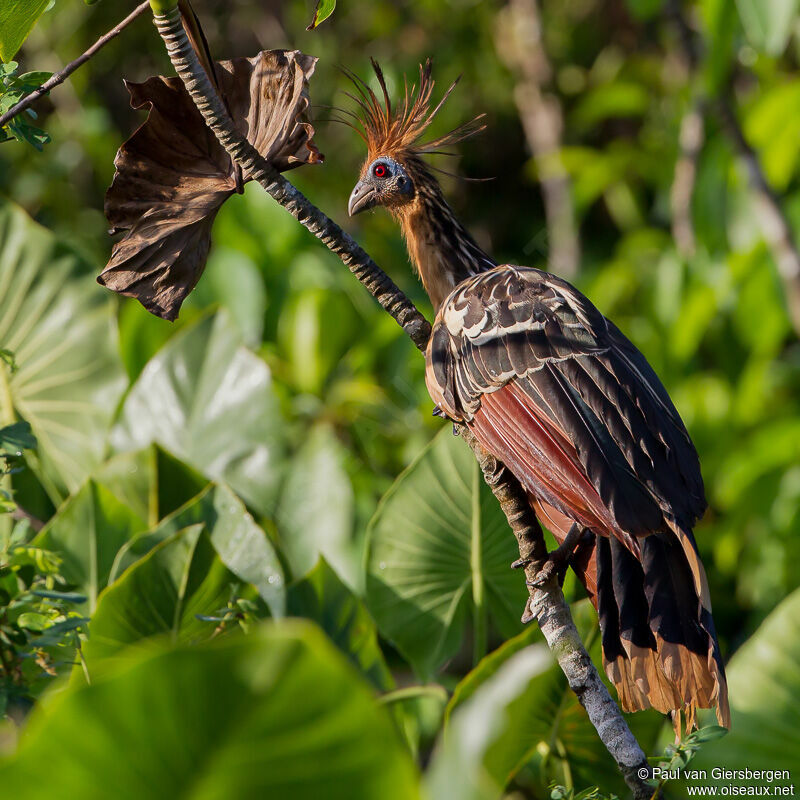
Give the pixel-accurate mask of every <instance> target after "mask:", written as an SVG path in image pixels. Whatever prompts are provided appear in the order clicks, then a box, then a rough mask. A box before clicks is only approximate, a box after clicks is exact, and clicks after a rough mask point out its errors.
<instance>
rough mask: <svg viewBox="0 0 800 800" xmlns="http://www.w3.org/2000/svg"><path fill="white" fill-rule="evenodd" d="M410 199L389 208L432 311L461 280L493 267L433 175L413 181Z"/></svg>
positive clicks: (491, 260)
mask: <svg viewBox="0 0 800 800" xmlns="http://www.w3.org/2000/svg"><path fill="white" fill-rule="evenodd" d="M415 190H416V191H415V196H414V198H413V200H411V201H410V202H408V203H406V204H404V205H398V206H396V207H391V206H390V207H389V210H390V212H391V213H392V216H393V217H395V218H396V219H397V221H398V222H399V224H400V229H401V230H402V232H403V237H404V239H405V241H406V246H407V248H408V255H409V258H410V260H411V263H412V264H413V265H414V268H415V269H416V271H417V273H418V274H419V276H420V279H421V280H422V285H423V286H424V287H425V291H426V292H427V293H428V297H430V299H431V303H432V304H433V307H434V309H435V310H437V311H438V309H439V306H440V305H441V304H442V302H444V300H445V298H446V297H447V296H448V295H449V294H450V292H452V291H453V289H455V287H456V286H457V285H458V284H459V283H461V281H463V280H465V279H466V278H468V277H470V275H477V274H478V273H480V272H484V271H486V270H487V269H491V268H492V267H493V266H495V263H496V262H495V261H494V260H493V259H492V258H491V257H490V256H489V255H487V254H486V253H485V252H484V251H483V250H482V249H481V248H480V246H479V245H478V244H477V242H476V241H475V240H474V239H473V238H472V236H471V235H470V233H469V231H467V229H466V228H465V227H464V226H463V225H462V224H461V223H460V222H459V221H458V219H457V218H456V216H455V214H454V213H453V210H452V209H451V208H450V206H449V204H448V203H447V201H446V200H445V199H444V195H443V194H442V191H441V188H440V187H439V184H438V182H437V181H436V179H435V178H433V176H429V179H428V180H420V179H419V178H417V180H415Z"/></svg>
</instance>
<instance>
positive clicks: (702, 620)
mask: <svg viewBox="0 0 800 800" xmlns="http://www.w3.org/2000/svg"><path fill="white" fill-rule="evenodd" d="M535 507H536V511H537V513H538V514H539V515H540V517H541V518H542V521H543V522H544V523H545V524H546V525H547V526H548V528H549V529H550V530H551V531H552V532H553V533H554V535H555V536H556V538H557V539H559V540H562V539H563V537H564V536H565V535H566V531H567V530H569V526H570V524H571V521H569V520H567V518H566V517H563V515H561V514H560V513H559V512H557V511H556V510H555V509H553V508H552V507H548V506H543V505H542V504H540V503H536V504H535ZM595 539H596V541H595V546H594V553H593V554H592V553H591V552H590V551H589V552H587V550H586V549H585V548H584V549H583V550H582V551H581V552H580V553H577V554H576V557H575V558H574V559H573V561H572V567H573V569H574V570H575V572H576V573H577V574H578V577H579V578H580V579H581V581H582V582H583V584H584V586H585V587H586V589H587V591H588V593H589V596H590V597H591V599H592V602H593V603H594V605H595V607H596V608H597V611H598V617H599V619H600V631H601V635H602V644H603V662H604V664H605V668H606V674H607V675H608V677H609V680H610V681H611V682H612V683H613V684H614V686H615V687H616V689H617V694H618V695H619V699H620V703H621V704H622V708H623V710H625V711H640V710H642V709H645V708H651V707H652V708H655V709H657V710H658V711H661V712H662V713H665V714H666V713H672V715H673V722H674V724H675V730H676V734H677V733H678V732H679V730H680V727H681V716H683V717H684V719H685V722H686V730H687V731H688V730H690V729H691V728H692V727H694V725H695V715H696V712H697V709H698V708H716V714H717V720H718V721H719V724H720V725H724V726H725V727H726V728H730V710H729V707H728V687H727V683H726V681H725V668H724V666H723V664H722V658H721V656H720V651H719V644H718V643H717V635H716V631H715V629H714V620H713V619H712V617H711V602H710V599H709V591H708V583H707V581H706V574H705V570H704V569H703V565H702V563H701V561H700V557H699V555H698V553H697V546H696V544H695V541H694V537H693V536H692V533H691V532H690V531H688V530H686V529H684V528H683V527H681V526H680V525H678V524H673V525H672V526H671V530H670V531H668V532H665V533H654V534H651V535H650V536H647V537H644V538H642V539H639V540H638V541H639V546H640V549H641V561H640V560H639V559H637V558H636V556H634V555H633V554H632V553H631V552H630V550H628V548H627V547H625V545H624V544H622V543H621V542H620V541H619V540H618V539H616V538H614V537H613V536H612V537H606V536H596V537H595Z"/></svg>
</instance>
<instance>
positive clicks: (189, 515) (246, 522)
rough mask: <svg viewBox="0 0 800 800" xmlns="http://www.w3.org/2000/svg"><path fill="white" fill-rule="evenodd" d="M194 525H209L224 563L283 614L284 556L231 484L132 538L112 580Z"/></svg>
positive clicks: (275, 611)
mask: <svg viewBox="0 0 800 800" xmlns="http://www.w3.org/2000/svg"><path fill="white" fill-rule="evenodd" d="M191 525H203V526H205V528H206V530H207V531H208V534H209V537H210V539H211V543H212V544H213V545H214V549H215V550H216V551H217V553H218V554H219V557H220V558H221V559H222V563H223V564H225V566H226V567H227V568H228V569H229V570H230V571H231V572H232V573H233V574H234V575H236V577H237V578H239V580H241V581H243V582H244V583H252V584H253V586H255V587H256V589H257V590H258V593H259V595H260V596H261V597H262V599H263V600H264V601H265V602H266V603H267V605H268V606H269V608H270V610H271V611H272V613H273V614H274V615H276V616H280V615H282V614H283V612H284V609H285V607H286V585H285V582H284V578H283V569H282V568H281V564H280V560H279V558H278V555H277V553H276V552H275V549H274V548H273V546H272V544H271V543H270V541H269V539H267V535H266V534H265V533H264V531H263V530H262V529H261V528H259V527H258V525H256V523H255V521H254V520H253V518H252V517H251V516H250V514H248V513H247V509H246V508H245V507H244V505H243V504H242V502H241V500H239V498H238V497H237V496H236V495H235V494H234V493H233V492H232V491H231V490H230V489H228V488H227V487H226V486H216V485H212V486H209V487H208V488H207V489H205V490H204V491H203V492H201V493H200V494H199V495H198V496H197V497H196V498H194V499H193V500H190V501H189V502H188V503H186V505H184V506H183V507H182V508H179V509H178V510H177V511H175V512H174V513H172V514H170V515H169V516H168V517H166V518H165V519H164V520H163V521H162V522H160V523H159V524H158V526H157V527H155V528H153V530H150V531H147V532H146V533H142V534H139V536H136V537H134V538H133V539H131V541H130V542H128V544H126V545H125V546H124V547H123V548H122V549H121V550H120V551H119V553H118V554H117V558H116V560H115V562H114V565H113V567H112V568H111V576H110V580H111V581H114V580H116V579H117V578H119V576H120V575H121V574H122V573H123V572H124V571H125V570H126V569H127V568H128V567H130V566H131V565H132V564H135V563H136V562H137V561H138V560H139V559H141V558H143V557H144V556H146V555H147V554H148V553H149V552H150V551H151V550H152V549H153V548H154V547H156V546H158V545H159V544H161V543H162V542H164V541H166V540H167V539H169V538H170V537H171V536H174V535H175V534H176V533H177V532H178V531H180V530H182V529H184V528H188V527H189V526H191Z"/></svg>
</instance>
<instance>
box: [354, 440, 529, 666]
mask: <svg viewBox="0 0 800 800" xmlns="http://www.w3.org/2000/svg"><path fill="white" fill-rule="evenodd" d="M518 557H519V553H518V549H517V544H516V540H515V539H514V535H513V534H512V532H511V530H510V528H509V527H508V523H507V521H506V519H505V517H504V515H503V513H502V511H501V510H500V506H499V505H498V503H497V500H496V499H495V497H494V496H493V495H492V493H491V491H490V489H489V488H488V487H487V486H486V484H485V483H484V481H483V479H482V477H481V475H480V469H479V467H478V464H477V462H476V461H475V458H474V456H473V455H472V453H471V451H470V450H469V448H468V447H467V446H466V445H465V444H464V443H463V442H461V441H459V440H458V439H457V438H456V437H454V436H453V435H452V434H451V433H450V431H449V430H445V431H442V433H440V434H439V435H438V436H437V437H436V438H435V439H434V440H433V442H431V444H430V445H429V446H428V447H427V448H426V449H425V450H424V451H423V452H422V454H421V455H420V456H419V457H418V458H417V459H416V461H414V463H413V464H411V466H409V467H408V469H406V471H405V472H403V474H402V475H401V476H400V477H399V478H398V479H397V481H395V483H394V485H393V486H392V488H391V489H390V490H389V491H388V492H387V494H386V495H385V496H384V498H383V500H382V501H381V504H380V506H379V508H378V511H377V513H376V514H375V517H374V518H373V520H372V522H371V523H370V529H369V533H368V545H367V606H368V608H369V610H370V612H371V613H372V615H373V617H374V618H375V621H376V622H377V623H378V629H379V630H380V632H381V634H382V635H383V636H385V637H386V638H387V639H389V640H390V641H392V642H393V643H394V644H395V646H396V647H397V648H398V649H399V650H400V652H401V653H402V654H403V655H404V656H405V657H406V658H407V659H408V660H409V661H410V662H411V664H412V665H413V666H414V669H415V670H416V671H417V673H418V674H419V675H420V677H422V678H423V679H426V680H427V679H429V678H430V677H431V676H432V674H433V673H434V672H435V670H436V669H437V668H438V667H439V666H441V665H442V663H443V662H444V661H446V660H447V659H448V658H450V657H451V656H452V655H453V653H455V651H456V650H457V649H458V647H459V645H460V643H461V640H462V637H463V635H464V631H465V629H466V626H467V621H468V619H469V617H470V616H472V618H473V621H474V628H475V630H476V632H477V634H476V638H480V635H481V634H480V630H481V628H483V630H484V631H485V625H486V620H487V616H488V617H489V618H491V620H493V621H494V622H495V624H496V625H497V627H498V628H499V630H500V631H501V632H502V633H503V634H504V635H508V636H510V635H514V634H515V633H518V632H519V631H520V630H521V628H522V625H521V623H520V621H519V618H520V616H521V614H522V611H523V609H524V608H525V602H526V598H527V590H526V587H525V579H524V576H521V574H520V573H519V572H515V571H514V570H512V569H511V568H510V565H511V563H512V561H514V559H515V558H518Z"/></svg>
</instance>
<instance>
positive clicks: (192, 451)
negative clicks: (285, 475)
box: [112, 312, 285, 514]
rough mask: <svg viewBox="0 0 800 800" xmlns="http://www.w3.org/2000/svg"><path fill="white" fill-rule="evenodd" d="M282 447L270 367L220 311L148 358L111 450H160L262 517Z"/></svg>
mask: <svg viewBox="0 0 800 800" xmlns="http://www.w3.org/2000/svg"><path fill="white" fill-rule="evenodd" d="M284 440H285V431H284V423H283V420H282V417H281V414H280V410H279V407H278V402H277V399H276V397H275V395H274V394H273V390H272V377H271V375H270V371H269V368H268V367H267V365H266V364H265V363H264V362H263V361H262V360H261V359H260V358H258V357H257V356H256V355H254V354H253V353H251V352H250V351H249V350H247V349H246V348H245V347H243V346H242V345H241V337H240V335H239V332H238V331H237V329H236V327H235V326H234V324H233V323H232V322H231V320H230V318H229V317H228V316H227V315H226V314H224V313H221V312H220V313H218V314H216V315H214V316H210V317H206V318H204V319H202V320H200V321H199V322H198V323H197V324H195V325H193V326H191V327H190V328H187V329H185V330H183V331H181V332H180V333H178V334H177V335H176V336H174V337H173V338H172V339H171V340H170V341H169V342H168V343H167V344H166V346H165V347H163V348H162V349H161V350H160V351H159V353H158V354H157V355H156V356H155V357H154V358H153V359H151V361H150V362H149V363H148V365H147V366H146V367H145V368H144V370H143V371H142V374H141V376H140V377H139V380H138V381H136V383H135V384H134V386H133V388H132V389H131V391H130V393H129V394H128V396H127V398H126V399H125V403H124V405H123V408H122V412H121V415H120V422H119V424H118V425H117V427H116V428H115V429H114V432H113V435H112V443H113V444H114V446H115V447H116V449H117V450H118V451H126V450H138V449H140V448H143V447H145V446H146V445H148V444H150V443H151V442H157V443H159V444H160V445H162V446H163V447H164V448H166V449H167V450H169V451H170V452H171V453H174V454H175V455H176V456H177V457H178V458H180V459H181V460H183V461H185V462H186V463H187V464H189V465H191V466H192V467H194V468H195V469H197V470H199V471H200V472H202V473H204V474H205V475H207V476H208V477H209V478H212V479H215V480H216V479H222V480H224V481H225V482H226V483H228V484H230V486H231V487H232V488H233V489H234V490H235V491H236V492H237V493H238V494H240V495H241V496H242V497H243V498H244V499H245V500H246V501H247V502H248V503H249V504H250V505H252V506H253V508H255V509H257V510H258V511H259V512H261V513H264V514H270V513H271V512H273V511H274V508H275V500H276V493H277V489H278V483H279V481H280V477H281V474H282V470H283V459H284V449H285V445H284Z"/></svg>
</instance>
